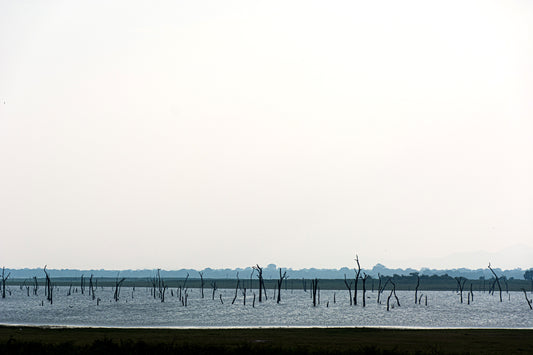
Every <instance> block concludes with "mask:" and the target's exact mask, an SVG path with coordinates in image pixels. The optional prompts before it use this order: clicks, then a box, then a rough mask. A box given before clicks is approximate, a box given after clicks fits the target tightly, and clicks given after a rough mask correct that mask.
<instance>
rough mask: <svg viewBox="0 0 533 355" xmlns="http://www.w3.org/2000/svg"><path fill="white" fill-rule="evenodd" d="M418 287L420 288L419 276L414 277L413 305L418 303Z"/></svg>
mask: <svg viewBox="0 0 533 355" xmlns="http://www.w3.org/2000/svg"><path fill="white" fill-rule="evenodd" d="M419 286H420V276H418V275H416V287H415V304H417V303H418V287H419Z"/></svg>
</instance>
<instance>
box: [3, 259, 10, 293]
mask: <svg viewBox="0 0 533 355" xmlns="http://www.w3.org/2000/svg"><path fill="white" fill-rule="evenodd" d="M5 273H6V268H5V267H3V268H2V298H6V281H7V279H9V275H11V273H8V274H7V276H5Z"/></svg>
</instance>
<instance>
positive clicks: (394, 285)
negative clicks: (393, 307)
mask: <svg viewBox="0 0 533 355" xmlns="http://www.w3.org/2000/svg"><path fill="white" fill-rule="evenodd" d="M390 283H391V284H392V291H393V294H394V298H395V299H396V303H397V304H398V307H401V305H400V299H399V298H398V296H397V295H396V284H395V283H394V282H392V281H391V282H390Z"/></svg>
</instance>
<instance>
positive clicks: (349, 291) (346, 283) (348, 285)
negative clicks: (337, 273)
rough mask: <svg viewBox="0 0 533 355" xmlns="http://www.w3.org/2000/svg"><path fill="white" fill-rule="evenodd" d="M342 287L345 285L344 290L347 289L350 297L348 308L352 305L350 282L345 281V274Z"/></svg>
mask: <svg viewBox="0 0 533 355" xmlns="http://www.w3.org/2000/svg"><path fill="white" fill-rule="evenodd" d="M344 285H346V288H347V289H348V294H349V296H350V306H351V305H352V302H353V300H352V281H350V283H348V280H346V274H344Z"/></svg>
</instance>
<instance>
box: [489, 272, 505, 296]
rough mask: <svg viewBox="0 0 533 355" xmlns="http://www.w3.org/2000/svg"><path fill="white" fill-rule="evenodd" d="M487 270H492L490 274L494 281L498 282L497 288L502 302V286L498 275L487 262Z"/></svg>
mask: <svg viewBox="0 0 533 355" xmlns="http://www.w3.org/2000/svg"><path fill="white" fill-rule="evenodd" d="M489 270H490V271H491V272H492V274H493V275H494V277H495V278H496V282H497V283H498V290H500V302H503V300H502V286H501V285H500V279H499V278H498V275H496V273H495V272H494V270H492V268H491V267H490V263H489Z"/></svg>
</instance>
